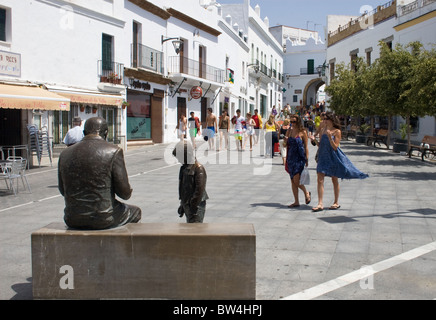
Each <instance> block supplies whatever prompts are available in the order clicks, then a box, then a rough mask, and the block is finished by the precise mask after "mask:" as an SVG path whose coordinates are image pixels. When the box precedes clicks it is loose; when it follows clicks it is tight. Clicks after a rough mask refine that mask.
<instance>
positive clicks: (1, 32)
mask: <svg viewBox="0 0 436 320" xmlns="http://www.w3.org/2000/svg"><path fill="white" fill-rule="evenodd" d="M0 41H6V9H3V8H0Z"/></svg>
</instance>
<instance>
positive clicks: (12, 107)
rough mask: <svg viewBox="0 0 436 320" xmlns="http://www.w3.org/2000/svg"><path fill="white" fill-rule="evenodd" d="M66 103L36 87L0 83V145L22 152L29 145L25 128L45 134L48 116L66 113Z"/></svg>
mask: <svg viewBox="0 0 436 320" xmlns="http://www.w3.org/2000/svg"><path fill="white" fill-rule="evenodd" d="M70 101H71V100H70V99H69V98H67V97H64V96H60V95H58V94H55V93H53V92H50V91H48V90H46V89H44V88H41V87H39V86H37V85H32V84H24V83H18V82H17V83H14V84H11V83H8V84H6V83H5V84H0V146H2V147H4V149H7V148H10V147H16V146H22V148H23V149H24V148H25V146H27V145H28V143H29V140H28V137H29V135H28V128H27V126H28V125H34V126H35V127H36V128H37V129H38V130H41V129H44V130H46V131H48V132H49V129H50V115H51V113H52V112H69V110H70ZM23 156H24V154H23Z"/></svg>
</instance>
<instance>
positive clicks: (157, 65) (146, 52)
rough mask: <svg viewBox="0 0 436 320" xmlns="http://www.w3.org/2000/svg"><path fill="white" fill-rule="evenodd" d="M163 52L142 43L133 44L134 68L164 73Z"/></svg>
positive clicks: (132, 61) (132, 58)
mask: <svg viewBox="0 0 436 320" xmlns="http://www.w3.org/2000/svg"><path fill="white" fill-rule="evenodd" d="M162 61H163V53H162V52H161V51H158V50H155V49H152V48H150V47H147V46H144V45H142V44H135V43H133V44H132V45H131V63H132V67H133V68H142V69H147V70H152V71H154V72H157V73H160V74H163V63H162Z"/></svg>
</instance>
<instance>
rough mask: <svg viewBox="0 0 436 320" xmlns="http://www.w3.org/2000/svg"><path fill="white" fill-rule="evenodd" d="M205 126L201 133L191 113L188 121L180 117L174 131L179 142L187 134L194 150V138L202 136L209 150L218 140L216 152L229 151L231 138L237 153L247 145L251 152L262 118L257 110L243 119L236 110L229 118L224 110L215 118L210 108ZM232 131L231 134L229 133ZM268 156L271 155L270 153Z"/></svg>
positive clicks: (213, 148)
mask: <svg viewBox="0 0 436 320" xmlns="http://www.w3.org/2000/svg"><path fill="white" fill-rule="evenodd" d="M274 123H275V122H274ZM205 124H206V126H205V128H203V130H202V131H201V124H200V120H199V118H198V117H196V116H195V113H194V112H193V111H192V112H191V113H190V118H189V119H186V116H185V115H183V114H182V115H181V116H180V118H179V120H178V123H177V126H176V128H175V131H177V136H178V138H179V139H180V141H183V140H184V139H186V138H188V134H189V138H190V139H191V143H192V145H193V146H194V148H196V142H195V140H196V138H197V137H198V136H200V135H202V136H203V138H204V140H205V141H207V142H208V146H209V150H215V149H216V147H217V146H216V140H217V139H219V146H218V149H217V150H218V151H221V150H222V149H224V148H225V149H226V150H230V137H231V136H233V137H234V139H235V143H236V149H237V150H238V151H243V150H245V149H246V147H247V143H249V145H250V149H249V150H250V151H252V150H253V147H254V146H255V145H256V144H257V143H259V137H260V130H261V129H264V126H263V121H262V117H261V115H260V114H259V111H258V110H257V109H256V110H254V114H251V113H250V112H248V113H247V114H246V115H245V117H244V116H242V114H241V110H239V109H238V110H236V115H234V116H233V117H232V118H230V116H229V114H228V112H227V110H226V109H225V110H223V111H222V114H221V115H220V116H219V117H217V116H215V114H213V112H212V108H208V109H207V116H206V121H205ZM267 125H268V126H270V121H268V122H267V124H265V126H267ZM232 129H233V133H231V130H232ZM267 131H272V130H267ZM274 131H275V130H274ZM218 135H219V138H218ZM277 142H278V141H277ZM268 154H271V152H269V153H268Z"/></svg>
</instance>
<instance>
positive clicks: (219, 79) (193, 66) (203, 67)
mask: <svg viewBox="0 0 436 320" xmlns="http://www.w3.org/2000/svg"><path fill="white" fill-rule="evenodd" d="M176 74H186V75H190V76H194V77H197V78H201V79H205V80H209V81H213V82H216V83H224V82H225V80H226V77H225V74H226V73H225V71H224V70H222V69H218V68H215V67H212V66H210V65H208V64H205V63H200V62H199V61H195V60H192V59H188V58H185V57H180V56H176V57H169V58H168V75H169V76H171V75H176Z"/></svg>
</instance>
